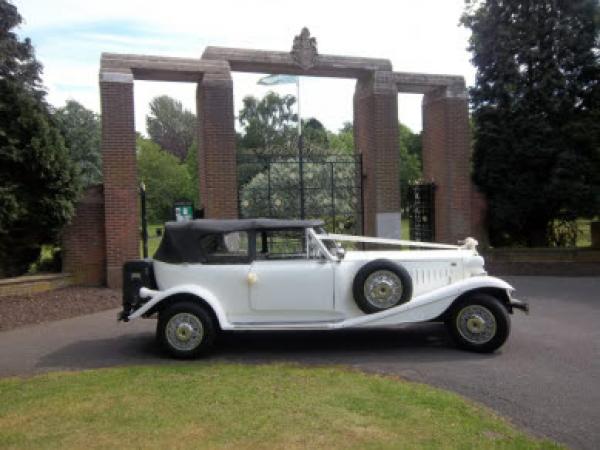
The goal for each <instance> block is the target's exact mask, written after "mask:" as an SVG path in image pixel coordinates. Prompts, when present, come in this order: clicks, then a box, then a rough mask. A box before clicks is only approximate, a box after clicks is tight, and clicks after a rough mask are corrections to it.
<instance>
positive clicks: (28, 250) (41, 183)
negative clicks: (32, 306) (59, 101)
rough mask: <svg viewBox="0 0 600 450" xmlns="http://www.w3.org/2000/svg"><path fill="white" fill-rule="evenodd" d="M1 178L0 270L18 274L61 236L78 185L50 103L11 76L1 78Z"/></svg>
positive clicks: (9, 274)
mask: <svg viewBox="0 0 600 450" xmlns="http://www.w3.org/2000/svg"><path fill="white" fill-rule="evenodd" d="M0 183H1V184H0V205H1V207H0V274H1V275H8V276H15V275H19V274H22V273H24V272H26V271H27V268H28V266H29V264H30V263H31V262H33V261H34V260H36V259H37V257H38V255H39V252H40V248H41V245H42V244H44V243H50V242H54V241H55V240H56V238H57V236H58V233H59V231H60V229H61V228H62V227H63V225H65V224H66V223H67V221H68V220H69V219H70V217H71V215H72V213H73V202H74V201H75V199H76V196H77V192H78V189H77V184H76V174H75V170H74V167H73V165H72V163H71V161H70V159H69V156H68V152H67V149H66V147H65V145H64V142H63V139H62V136H61V135H60V132H59V131H58V129H57V128H56V127H55V126H54V124H53V123H52V120H51V117H50V115H49V114H48V111H47V110H46V108H45V105H43V104H42V103H40V101H39V100H37V99H36V98H35V97H34V96H32V95H31V94H30V93H29V92H28V91H27V90H26V89H24V88H23V87H22V86H19V85H17V84H16V83H13V82H10V81H8V80H0Z"/></svg>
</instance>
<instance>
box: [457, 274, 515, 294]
mask: <svg viewBox="0 0 600 450" xmlns="http://www.w3.org/2000/svg"><path fill="white" fill-rule="evenodd" d="M453 286H456V287H458V288H459V289H460V291H461V293H465V292H469V291H474V290H476V289H482V288H496V289H504V290H507V291H514V290H515V288H514V287H512V286H511V285H510V284H508V283H507V282H506V281H504V280H501V279H500V278H496V277H491V276H488V275H482V276H476V277H471V278H467V279H465V280H461V281H459V282H457V283H455V284H454V285H453Z"/></svg>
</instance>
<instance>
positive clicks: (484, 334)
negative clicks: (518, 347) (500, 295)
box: [446, 294, 510, 353]
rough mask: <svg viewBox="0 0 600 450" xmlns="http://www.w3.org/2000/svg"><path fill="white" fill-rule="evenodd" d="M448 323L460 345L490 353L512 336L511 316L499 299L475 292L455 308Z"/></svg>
mask: <svg viewBox="0 0 600 450" xmlns="http://www.w3.org/2000/svg"><path fill="white" fill-rule="evenodd" d="M446 326H447V327H448V331H449V332H450V334H451V335H452V338H453V339H454V341H455V342H456V344H457V345H458V346H459V347H461V348H463V349H465V350H470V351H473V352H479V353H490V352H493V351H494V350H496V349H498V348H500V347H501V346H502V345H503V344H504V342H506V339H508V335H509V334H510V317H509V315H508V311H507V310H506V308H505V307H504V305H502V304H501V303H500V301H499V300H498V299H497V298H495V297H492V296H491V295H487V294H474V295H472V296H469V297H468V298H466V299H464V300H462V301H459V302H458V303H457V304H455V305H454V306H453V307H452V310H451V311H450V315H449V316H448V319H447V320H446Z"/></svg>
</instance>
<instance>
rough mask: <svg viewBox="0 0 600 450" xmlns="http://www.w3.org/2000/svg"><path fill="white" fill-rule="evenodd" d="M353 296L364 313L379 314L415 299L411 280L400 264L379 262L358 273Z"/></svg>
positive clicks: (369, 264) (377, 260) (387, 261)
mask: <svg viewBox="0 0 600 450" xmlns="http://www.w3.org/2000/svg"><path fill="white" fill-rule="evenodd" d="M352 293H353V294H354V301H355V302H356V305H357V306H358V307H359V308H360V309H361V310H362V311H363V312H365V313H367V314H370V313H376V312H379V311H384V310H386V309H389V308H393V307H394V306H398V305H401V304H402V303H406V302H408V301H409V300H410V298H411V296H412V279H411V278H410V275H409V273H408V272H407V270H406V269H405V268H404V267H402V266H401V265H400V264H397V263H395V262H393V261H390V260H388V259H376V260H375V261H371V262H369V263H367V264H365V265H364V266H363V267H361V268H360V270H359V271H358V272H357V274H356V276H355V277H354V282H353V284H352Z"/></svg>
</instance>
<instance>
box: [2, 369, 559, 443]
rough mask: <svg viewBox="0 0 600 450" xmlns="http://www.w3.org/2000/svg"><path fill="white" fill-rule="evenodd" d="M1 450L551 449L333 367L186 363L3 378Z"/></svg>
mask: <svg viewBox="0 0 600 450" xmlns="http://www.w3.org/2000/svg"><path fill="white" fill-rule="evenodd" d="M0 398H1V399H2V402H0V447H1V448H16V449H22V448H32V449H39V448H110V449H112V448H144V449H153V448H160V449H163V448H181V449H184V448H211V449H212V448H245V449H246V448H256V449H262V448H265V449H267V448H268V449H271V448H285V449H286V450H289V449H295V448H327V449H334V448H361V449H363V448H400V449H403V448H406V449H419V448H425V449H438V448H441V449H454V448H457V449H458V448H460V449H467V448H478V449H481V448H494V449H495V448H498V449H500V448H501V449H538V448H539V449H542V448H543V449H547V448H559V447H558V446H556V445H555V444H553V443H551V442H548V441H542V440H537V439H534V438H532V437H530V436H528V435H526V434H524V433H522V432H520V431H517V430H516V429H514V428H513V427H512V426H510V425H509V424H508V423H507V422H506V421H505V420H503V419H501V418H499V417H497V416H495V415H494V414H493V413H492V412H490V411H489V410H487V409H486V408H483V407H481V406H478V405H475V404H473V403H470V402H468V401H466V400H464V399H462V398H461V397H459V396H458V395H455V394H452V393H449V392H445V391H441V390H439V389H434V388H431V387H428V386H425V385H421V384H416V383H409V382H405V381H400V380H396V379H391V378H387V377H381V376H376V375H366V374H363V373H360V372H354V371H350V370H344V369H340V368H304V367H300V366H291V365H262V366H250V365H234V364H209V365H205V364H182V365H172V366H160V367H127V368H115V369H103V370H90V371H85V372H76V373H52V374H46V375H41V376H36V377H33V378H27V379H18V378H10V379H3V380H0Z"/></svg>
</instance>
